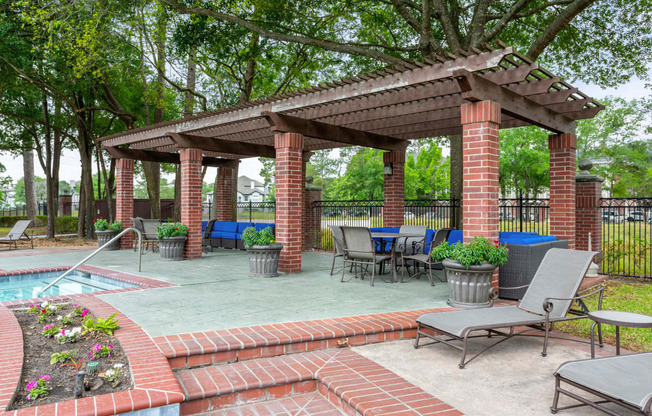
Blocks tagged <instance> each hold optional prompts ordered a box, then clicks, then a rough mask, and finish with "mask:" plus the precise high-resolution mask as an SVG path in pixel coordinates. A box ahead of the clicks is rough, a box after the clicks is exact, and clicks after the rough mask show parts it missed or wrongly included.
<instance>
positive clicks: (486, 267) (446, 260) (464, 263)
mask: <svg viewBox="0 0 652 416" xmlns="http://www.w3.org/2000/svg"><path fill="white" fill-rule="evenodd" d="M507 255H508V251H507V247H505V246H504V245H502V246H501V245H500V244H498V240H495V241H491V240H489V239H488V238H485V237H475V238H474V239H473V241H471V242H468V243H466V244H462V243H457V244H455V245H450V244H448V243H446V242H445V243H443V244H441V245H439V246H437V247H435V248H434V249H433V250H432V258H433V260H434V261H437V262H442V264H443V266H444V272H445V273H446V279H447V280H448V293H449V297H448V304H449V305H451V306H454V307H461V308H485V307H488V306H491V301H490V300H489V292H490V291H491V276H492V275H493V274H494V272H495V271H496V268H497V267H499V266H502V265H503V264H505V262H506V261H507Z"/></svg>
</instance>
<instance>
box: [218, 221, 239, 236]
mask: <svg viewBox="0 0 652 416" xmlns="http://www.w3.org/2000/svg"><path fill="white" fill-rule="evenodd" d="M222 231H224V232H225V233H237V232H238V223H237V222H230V221H225V222H224V225H223V227H222Z"/></svg>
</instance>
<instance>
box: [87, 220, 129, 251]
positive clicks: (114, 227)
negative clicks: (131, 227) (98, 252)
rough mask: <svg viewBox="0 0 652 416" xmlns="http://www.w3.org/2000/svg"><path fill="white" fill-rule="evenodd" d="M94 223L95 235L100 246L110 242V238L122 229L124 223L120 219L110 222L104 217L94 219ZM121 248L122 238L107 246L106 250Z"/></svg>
mask: <svg viewBox="0 0 652 416" xmlns="http://www.w3.org/2000/svg"><path fill="white" fill-rule="evenodd" d="M93 225H94V226H95V235H96V236H97V244H98V246H99V247H102V246H103V245H105V244H106V243H108V242H109V240H111V239H112V238H113V237H115V236H116V235H118V233H119V232H120V231H122V223H121V222H120V221H114V222H112V223H111V224H109V222H108V221H107V220H105V219H104V218H102V217H100V218H98V219H97V220H95V221H93ZM119 248H120V240H119V239H118V240H116V241H114V242H113V243H111V245H109V246H107V247H106V248H105V250H118V249H119Z"/></svg>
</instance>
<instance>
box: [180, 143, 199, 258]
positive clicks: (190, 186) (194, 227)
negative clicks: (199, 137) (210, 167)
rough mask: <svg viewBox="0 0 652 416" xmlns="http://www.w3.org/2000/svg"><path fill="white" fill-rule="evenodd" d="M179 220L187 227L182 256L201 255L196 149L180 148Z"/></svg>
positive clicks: (197, 151) (192, 256) (197, 152)
mask: <svg viewBox="0 0 652 416" xmlns="http://www.w3.org/2000/svg"><path fill="white" fill-rule="evenodd" d="M179 153H180V156H181V222H182V223H184V224H186V225H187V226H188V228H189V232H188V240H187V241H186V248H185V249H184V251H183V257H184V258H187V259H196V258H199V257H201V209H202V205H201V161H202V152H201V150H198V149H181V151H180V152H179Z"/></svg>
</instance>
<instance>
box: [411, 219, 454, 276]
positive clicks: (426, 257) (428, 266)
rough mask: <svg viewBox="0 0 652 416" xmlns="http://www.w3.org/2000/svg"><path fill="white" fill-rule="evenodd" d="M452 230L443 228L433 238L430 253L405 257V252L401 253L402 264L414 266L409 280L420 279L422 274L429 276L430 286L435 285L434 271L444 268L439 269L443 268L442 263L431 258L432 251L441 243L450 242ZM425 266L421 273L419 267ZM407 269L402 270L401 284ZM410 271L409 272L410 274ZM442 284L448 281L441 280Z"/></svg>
mask: <svg viewBox="0 0 652 416" xmlns="http://www.w3.org/2000/svg"><path fill="white" fill-rule="evenodd" d="M451 231H452V229H451V228H441V229H439V230H437V231H436V232H435V235H434V236H433V238H432V241H430V243H428V244H429V245H430V247H429V248H428V251H427V252H426V253H425V254H424V253H422V252H419V253H416V254H411V255H405V254H403V252H401V264H403V265H407V264H409V263H412V264H414V268H415V271H414V274H412V275H410V276H409V278H408V280H410V279H413V278H415V277H416V278H417V279H418V278H419V277H420V276H421V275H422V274H425V275H426V276H428V280H430V286H434V285H435V281H434V280H433V278H432V270H433V269H435V270H442V269H443V267H442V268H439V269H437V267H438V266H441V262H435V261H434V260H433V259H432V257H431V256H430V255H431V253H432V250H433V249H434V248H435V247H437V246H438V245H440V244H441V243H443V242H445V241H448V235H449V234H450V233H451ZM421 264H423V272H421V271H420V268H419V265H421ZM406 268H407V267H403V268H402V269H401V283H403V282H404V280H403V277H404V276H405V273H404V271H405V269H406ZM409 273H410V271H409V270H408V274H409ZM439 280H441V281H442V282H443V281H445V280H446V279H445V278H444V279H443V280H442V279H439Z"/></svg>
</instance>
